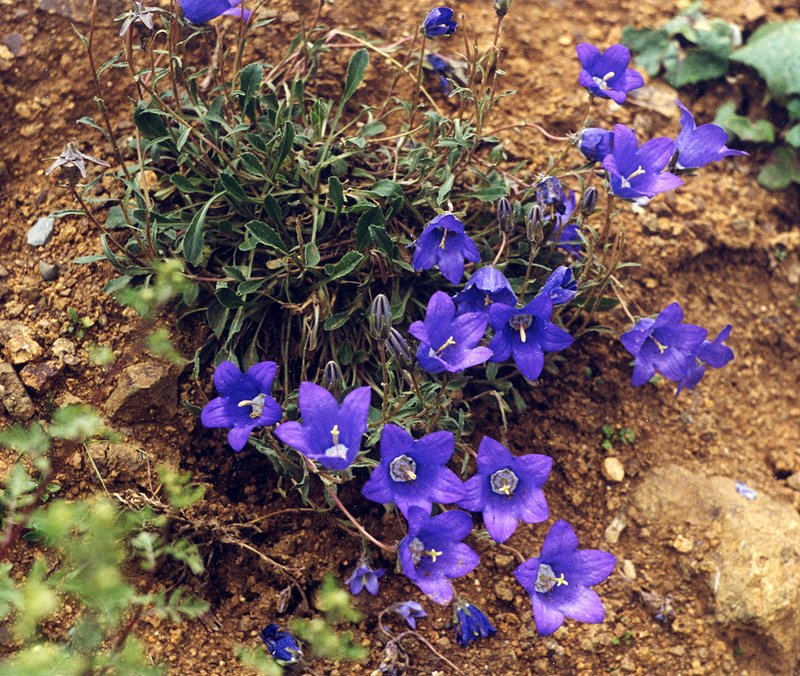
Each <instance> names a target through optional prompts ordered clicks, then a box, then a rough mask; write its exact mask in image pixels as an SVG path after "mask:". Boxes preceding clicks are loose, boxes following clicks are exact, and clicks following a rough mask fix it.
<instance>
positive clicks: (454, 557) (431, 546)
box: [398, 507, 480, 605]
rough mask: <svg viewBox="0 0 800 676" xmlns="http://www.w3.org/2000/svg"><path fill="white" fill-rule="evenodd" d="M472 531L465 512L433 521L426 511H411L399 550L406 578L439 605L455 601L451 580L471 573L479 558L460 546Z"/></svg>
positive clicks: (445, 515) (463, 546) (443, 514)
mask: <svg viewBox="0 0 800 676" xmlns="http://www.w3.org/2000/svg"><path fill="white" fill-rule="evenodd" d="M471 530H472V519H471V518H470V516H469V514H467V513H466V512H461V511H458V510H453V511H451V512H444V513H442V514H438V515H437V516H434V517H431V516H429V515H428V513H427V512H426V511H425V510H424V509H420V508H419V507H410V508H409V510H408V535H406V537H404V538H403V540H402V541H401V542H400V545H399V547H398V555H399V558H400V565H401V567H402V569H403V574H404V575H405V576H406V577H407V578H408V579H409V580H411V581H412V582H413V583H414V584H416V585H417V586H418V587H419V588H420V589H421V590H422V591H423V592H424V593H425V594H427V595H428V596H430V597H431V598H432V599H433V600H434V601H435V602H436V603H440V604H442V605H445V604H447V603H450V601H451V600H452V598H453V583H452V582H450V580H451V579H454V578H457V577H462V576H463V575H467V574H468V573H471V572H472V571H473V570H475V568H477V566H478V563H480V558H479V557H478V555H477V554H476V553H475V552H474V551H473V550H472V548H471V547H470V546H469V545H466V544H464V543H463V542H461V540H462V539H463V538H465V537H466V536H467V535H469V533H470V531H471Z"/></svg>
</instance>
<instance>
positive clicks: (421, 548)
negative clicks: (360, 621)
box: [408, 538, 444, 566]
mask: <svg viewBox="0 0 800 676" xmlns="http://www.w3.org/2000/svg"><path fill="white" fill-rule="evenodd" d="M408 548H409V550H411V560H412V561H413V562H414V565H415V566H416V565H418V564H419V562H420V561H422V557H423V556H429V557H430V558H431V561H432V562H433V563H436V559H437V558H439V557H440V556H441V555H442V554H443V553H444V552H437V551H436V550H435V549H434V548H433V547H431V548H430V549H425V545H424V544H423V542H422V540H420V539H419V538H414V539H413V540H412V541H411V543H410V544H409V545H408Z"/></svg>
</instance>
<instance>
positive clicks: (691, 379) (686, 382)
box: [675, 324, 733, 396]
mask: <svg viewBox="0 0 800 676" xmlns="http://www.w3.org/2000/svg"><path fill="white" fill-rule="evenodd" d="M731 328H732V327H731V325H730V324H728V325H727V326H725V328H723V329H722V331H720V332H719V335H717V337H716V338H714V340H704V341H703V342H702V344H701V345H700V347H698V348H697V349H696V350H694V352H691V353H689V355H688V356H687V360H688V362H689V364H688V367H687V369H686V374H685V375H684V377H683V378H682V379H681V381H680V382H679V383H678V389H677V390H676V391H675V396H677V395H679V394H680V392H681V390H683V389H687V390H693V389H694V388H695V387H696V386H697V383H699V382H700V379H701V378H702V377H703V376H704V375H705V373H706V368H707V367H708V366H711V367H713V368H715V369H719V368H722V367H723V366H725V364H727V363H728V362H729V361H730V360H731V359H733V350H731V348H729V347H728V346H727V345H725V344H724V343H725V341H726V340H728V336H730V335H731Z"/></svg>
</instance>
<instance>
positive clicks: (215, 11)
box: [181, 0, 251, 23]
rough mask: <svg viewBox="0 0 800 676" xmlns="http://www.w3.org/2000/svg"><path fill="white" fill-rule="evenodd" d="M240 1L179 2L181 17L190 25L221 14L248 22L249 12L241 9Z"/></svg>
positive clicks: (205, 0)
mask: <svg viewBox="0 0 800 676" xmlns="http://www.w3.org/2000/svg"><path fill="white" fill-rule="evenodd" d="M241 4H242V0H181V9H182V10H183V15H184V16H185V17H186V19H187V20H188V21H191V22H192V23H205V22H206V21H211V19H216V18H217V17H218V16H222V15H223V14H224V15H226V16H239V17H241V18H242V20H244V21H249V20H250V14H251V12H250V10H249V9H242V8H241V7H239V5H241Z"/></svg>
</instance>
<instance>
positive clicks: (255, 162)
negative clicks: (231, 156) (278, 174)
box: [239, 153, 267, 178]
mask: <svg viewBox="0 0 800 676" xmlns="http://www.w3.org/2000/svg"><path fill="white" fill-rule="evenodd" d="M239 159H240V160H241V162H242V167H243V168H244V170H245V171H247V172H248V173H250V174H253V175H254V176H259V177H260V178H266V177H267V171H266V169H264V165H263V164H261V160H259V159H258V157H256V156H255V155H254V154H253V153H242V154H241V155H240V156H239Z"/></svg>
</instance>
